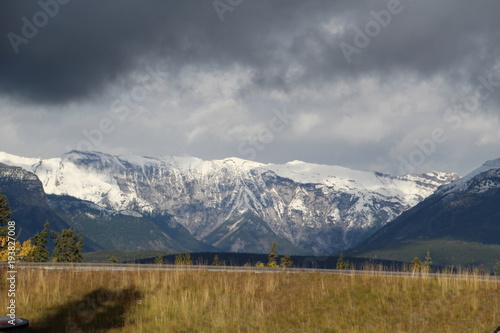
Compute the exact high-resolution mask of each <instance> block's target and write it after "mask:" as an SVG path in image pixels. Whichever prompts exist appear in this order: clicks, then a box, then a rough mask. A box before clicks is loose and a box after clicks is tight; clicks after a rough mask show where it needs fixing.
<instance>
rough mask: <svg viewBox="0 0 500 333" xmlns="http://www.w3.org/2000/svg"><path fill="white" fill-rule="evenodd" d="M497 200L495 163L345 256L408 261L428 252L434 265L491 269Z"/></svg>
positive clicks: (498, 246) (498, 231)
mask: <svg viewBox="0 0 500 333" xmlns="http://www.w3.org/2000/svg"><path fill="white" fill-rule="evenodd" d="M499 201H500V159H496V160H491V161H488V162H486V163H485V164H483V165H482V166H481V167H479V168H478V169H476V170H474V171H473V172H471V173H470V174H468V175H466V176H464V177H463V178H461V179H459V180H456V181H454V182H452V183H450V184H447V185H445V186H442V187H441V188H439V189H438V190H437V191H436V192H434V193H433V194H432V195H430V196H429V197H427V198H426V199H425V200H423V201H422V202H420V203H419V204H417V205H416V206H415V207H413V208H411V209H409V210H408V211H406V212H404V213H402V214H401V215H400V216H398V217H397V218H396V219H395V220H394V221H391V222H390V223H388V224H387V225H386V226H384V227H383V228H381V229H380V230H379V231H377V232H376V233H375V234H374V235H372V236H371V237H369V238H368V239H366V240H365V241H363V242H362V243H361V244H360V245H359V247H358V248H357V249H354V250H353V251H352V252H351V253H349V254H350V255H353V254H354V255H357V256H361V257H363V256H365V257H366V256H374V255H376V256H377V257H378V258H381V259H390V260H401V261H409V260H411V259H412V258H414V257H415V256H419V255H420V256H422V255H425V251H430V252H431V253H433V254H434V255H435V259H436V261H435V262H436V263H437V264H439V265H471V266H472V265H476V266H477V265H479V264H484V265H485V266H486V267H488V268H489V269H491V270H493V266H494V265H495V262H496V260H498V254H499V250H500V237H499V235H500V207H499V205H498V202H499ZM419 252H420V253H419ZM434 255H433V258H434Z"/></svg>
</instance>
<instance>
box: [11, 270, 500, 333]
mask: <svg viewBox="0 0 500 333" xmlns="http://www.w3.org/2000/svg"><path fill="white" fill-rule="evenodd" d="M1 274H2V276H5V275H6V272H5V270H4V271H2V272H1ZM2 280H5V279H2ZM4 287H5V282H2V292H3V291H5V288H4ZM6 299H7V296H6V295H5V296H2V298H1V300H2V304H1V307H2V308H3V309H5V307H6V304H7V303H6V302H7V300H6ZM499 299H500V289H499V283H498V282H496V281H492V280H490V281H482V280H481V276H479V275H475V274H470V275H468V276H467V277H465V278H463V277H462V278H455V277H451V278H450V277H444V276H439V277H427V278H405V277H376V276H368V275H366V276H364V275H363V276H358V275H356V276H354V275H330V274H322V273H286V272H279V273H252V272H211V271H134V272H124V271H114V272H107V271H100V272H96V271H83V272H82V271H66V270H35V269H25V270H22V271H20V272H19V274H18V282H17V303H18V308H17V315H18V316H19V317H24V318H28V319H30V321H31V324H30V326H31V327H32V329H33V332H44V333H45V332H65V331H66V332H134V333H139V332H147V333H150V332H160V333H165V332H167V333H168V332H427V333H428V332H491V331H492V330H493V329H494V328H495V327H496V326H498V325H499V324H500V306H499Z"/></svg>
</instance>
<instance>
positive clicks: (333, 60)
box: [0, 0, 500, 103]
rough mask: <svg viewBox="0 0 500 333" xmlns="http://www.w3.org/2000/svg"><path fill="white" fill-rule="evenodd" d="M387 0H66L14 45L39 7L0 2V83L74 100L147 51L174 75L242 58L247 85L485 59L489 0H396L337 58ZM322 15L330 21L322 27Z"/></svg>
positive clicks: (290, 84)
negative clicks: (385, 17)
mask: <svg viewBox="0 0 500 333" xmlns="http://www.w3.org/2000/svg"><path fill="white" fill-rule="evenodd" d="M55 1H56V0H42V1H41V2H42V3H45V4H48V3H56V2H55ZM221 1H223V2H224V3H226V1H224V0H221ZM391 1H394V0H391ZM391 1H364V2H358V1H356V2H353V1H326V0H316V1H299V0H286V1H285V0H279V1H260V0H243V1H241V3H240V4H238V5H236V6H235V7H234V8H232V9H233V10H232V11H227V12H225V13H224V20H223V21H221V20H220V17H219V15H218V14H217V12H216V10H215V9H214V6H213V2H212V1H194V0H192V1H189V0H188V1H185V0H183V1H181V0H178V1H97V0H94V1H78V0H72V1H69V2H68V3H67V4H59V5H58V6H59V8H58V13H57V14H55V15H54V17H49V18H48V21H47V24H46V25H44V26H43V27H40V28H38V32H37V33H36V35H35V36H33V37H32V38H27V40H28V42H27V43H25V44H24V43H23V44H19V45H18V52H17V53H16V52H15V50H14V48H13V46H12V43H11V41H9V38H8V34H9V33H11V32H13V33H15V34H18V35H20V36H22V31H21V30H22V27H23V25H24V22H23V17H26V19H27V20H28V21H29V22H31V23H33V19H34V17H33V15H35V14H36V13H38V12H40V11H41V10H42V8H41V6H40V2H38V3H37V2H27V1H26V2H25V1H2V2H0V37H1V42H0V54H1V58H0V93H3V94H7V95H11V96H16V97H18V98H20V99H25V100H29V101H32V102H45V103H65V102H68V101H73V100H79V99H85V98H89V97H92V96H93V95H94V94H99V92H100V91H102V89H104V88H106V86H107V85H108V84H110V83H114V82H116V81H117V80H119V79H122V78H124V79H126V78H127V75H128V74H130V73H131V71H133V70H134V69H137V68H139V67H140V66H141V64H142V63H143V62H147V61H150V60H151V59H155V61H156V62H158V61H161V62H163V63H164V64H165V69H166V70H167V71H169V72H170V73H172V74H174V75H175V73H176V71H177V70H179V69H181V68H182V67H183V66H185V65H194V66H198V67H202V68H210V67H216V68H218V69H224V68H229V67H230V66H233V65H240V66H243V67H247V68H250V69H252V71H253V83H254V87H255V88H261V89H267V88H269V87H271V88H278V89H283V90H288V89H293V88H294V87H296V86H297V85H299V84H300V85H308V84H321V83H322V82H325V81H332V80H338V79H342V78H351V77H355V76H357V75H360V74H366V73H368V74H370V73H375V74H376V75H378V76H380V77H382V78H387V79H390V75H393V74H394V73H397V72H399V71H413V72H416V73H418V74H419V75H422V76H432V75H437V74H439V75H443V76H444V77H445V78H447V79H449V80H450V82H456V81H459V82H461V81H460V80H464V79H465V80H467V81H470V80H474V79H475V78H476V77H477V75H479V74H484V73H485V72H488V71H490V70H491V69H492V68H493V67H494V65H495V64H496V62H497V58H498V55H500V48H499V45H500V40H499V39H500V34H499V33H498V31H500V20H498V19H497V17H498V13H499V12H500V3H499V2H493V1H476V2H470V1H460V2H456V1H451V0H449V1H439V2H436V1H430V0H428V1H410V0H401V4H400V6H401V7H402V8H403V10H402V11H401V12H400V13H398V14H397V15H393V16H392V18H391V22H390V23H389V24H388V25H387V26H386V27H382V29H381V31H380V33H378V34H377V36H375V37H373V38H371V41H370V44H369V45H368V46H366V47H364V48H362V49H360V52H359V54H353V55H352V62H351V63H348V62H347V61H346V58H345V57H344V55H343V53H342V50H341V48H340V47H339V44H340V43H341V42H345V43H348V44H352V45H354V37H355V35H356V33H355V30H354V28H355V27H358V28H360V29H364V28H365V25H366V23H367V22H370V21H373V19H374V18H373V16H372V15H371V14H370V11H372V10H373V11H376V12H378V11H380V10H385V9H387V6H388V3H390V2H391ZM61 2H62V1H61ZM233 3H238V2H237V1H233ZM332 20H333V22H337V21H338V22H339V23H338V24H339V30H337V31H334V32H329V31H328V29H325V28H324V26H325V25H327V24H328V23H331V22H332ZM334 25H335V24H334ZM292 68H299V69H300V71H298V72H297V73H298V74H297V73H296V74H293V75H292V74H290V73H291V69H292ZM457 79H459V80H457Z"/></svg>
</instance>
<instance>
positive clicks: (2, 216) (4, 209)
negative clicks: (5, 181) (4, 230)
mask: <svg viewBox="0 0 500 333" xmlns="http://www.w3.org/2000/svg"><path fill="white" fill-rule="evenodd" d="M10 216H11V211H10V208H9V202H8V201H7V197H6V196H5V195H3V194H2V192H0V226H4V225H6V224H7V222H9V221H10Z"/></svg>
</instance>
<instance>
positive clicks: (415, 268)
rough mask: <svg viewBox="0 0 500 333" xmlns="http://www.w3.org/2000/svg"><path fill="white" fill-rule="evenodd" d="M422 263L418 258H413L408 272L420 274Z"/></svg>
mask: <svg viewBox="0 0 500 333" xmlns="http://www.w3.org/2000/svg"><path fill="white" fill-rule="evenodd" d="M422 265H423V264H422V262H421V261H420V259H419V258H418V257H415V258H413V260H412V261H411V266H410V271H411V272H413V273H420V272H422Z"/></svg>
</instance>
